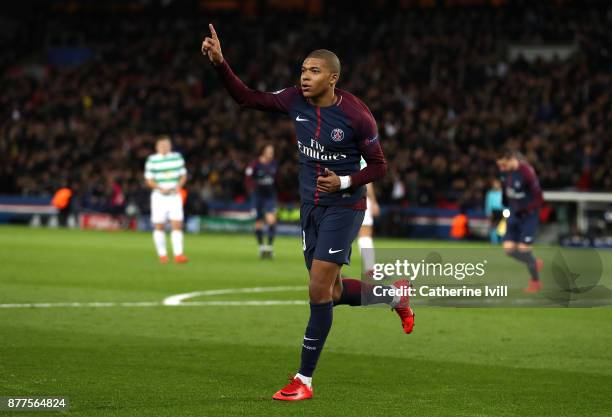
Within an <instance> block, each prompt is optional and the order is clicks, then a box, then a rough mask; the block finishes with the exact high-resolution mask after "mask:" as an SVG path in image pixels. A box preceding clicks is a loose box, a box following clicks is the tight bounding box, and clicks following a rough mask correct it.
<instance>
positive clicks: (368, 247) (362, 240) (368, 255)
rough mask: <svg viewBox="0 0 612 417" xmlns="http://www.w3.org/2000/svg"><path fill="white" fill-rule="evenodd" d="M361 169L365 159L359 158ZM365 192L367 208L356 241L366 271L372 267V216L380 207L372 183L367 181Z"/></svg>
mask: <svg viewBox="0 0 612 417" xmlns="http://www.w3.org/2000/svg"><path fill="white" fill-rule="evenodd" d="M360 164H361V169H364V168H365V167H366V166H367V164H366V161H365V160H364V159H363V158H361V162H360ZM366 194H367V208H366V212H365V215H364V217H363V223H362V224H361V228H360V229H359V237H358V239H357V243H358V244H359V252H360V253H361V262H362V265H363V271H364V272H365V273H368V272H370V271H372V269H373V268H374V262H375V260H374V241H373V240H372V236H373V234H374V217H378V215H379V214H380V207H379V206H378V201H377V200H376V193H375V192H374V184H372V183H369V184H367V185H366Z"/></svg>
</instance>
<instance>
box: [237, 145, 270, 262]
mask: <svg viewBox="0 0 612 417" xmlns="http://www.w3.org/2000/svg"><path fill="white" fill-rule="evenodd" d="M277 171H278V164H277V162H276V160H274V146H272V145H264V146H263V147H262V148H261V151H260V152H259V157H258V158H257V159H256V160H255V161H253V162H251V163H250V164H249V165H248V166H247V168H246V171H245V175H246V184H247V188H248V189H249V190H251V191H252V192H251V199H252V201H253V208H254V209H255V216H256V217H255V236H256V237H257V243H258V244H259V256H260V257H261V258H262V259H265V258H267V259H271V258H272V257H273V251H272V244H273V243H274V235H275V233H276V188H275V183H276V173H277ZM264 223H265V224H267V225H268V244H267V245H264V236H263V231H264V230H263V229H264Z"/></svg>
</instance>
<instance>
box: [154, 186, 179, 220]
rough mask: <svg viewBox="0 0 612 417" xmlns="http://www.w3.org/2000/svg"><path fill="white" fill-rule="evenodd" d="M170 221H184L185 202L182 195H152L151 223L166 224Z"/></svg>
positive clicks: (156, 193)
mask: <svg viewBox="0 0 612 417" xmlns="http://www.w3.org/2000/svg"><path fill="white" fill-rule="evenodd" d="M168 220H171V221H183V200H182V198H181V195H180V194H178V193H176V194H170V195H164V194H162V193H159V192H156V191H154V192H152V193H151V223H153V224H160V223H161V224H164V223H166V222H167V221H168Z"/></svg>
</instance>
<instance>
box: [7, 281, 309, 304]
mask: <svg viewBox="0 0 612 417" xmlns="http://www.w3.org/2000/svg"><path fill="white" fill-rule="evenodd" d="M307 288H308V287H306V286H303V285H300V286H287V287H253V288H223V289H218V290H207V291H195V292H190V293H184V294H177V295H171V296H170V297H166V298H165V299H164V300H163V301H136V302H63V303H10V304H0V309H3V308H4V309H10V308H62V307H64V308H79V307H81V308H82V307H87V308H102V307H190V306H191V307H206V306H237V307H240V306H253V307H260V306H277V305H304V304H308V301H307V300H232V301H229V300H207V301H186V300H189V299H191V298H195V297H204V296H215V295H230V294H258V293H272V292H289V291H305V290H306V289H307Z"/></svg>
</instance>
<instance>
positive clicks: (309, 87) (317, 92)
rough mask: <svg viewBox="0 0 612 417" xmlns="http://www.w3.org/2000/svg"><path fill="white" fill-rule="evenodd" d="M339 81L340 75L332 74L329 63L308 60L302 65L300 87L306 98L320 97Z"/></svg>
mask: <svg viewBox="0 0 612 417" xmlns="http://www.w3.org/2000/svg"><path fill="white" fill-rule="evenodd" d="M336 81H338V74H336V73H332V72H331V70H330V68H329V67H328V65H327V63H326V62H325V60H323V59H319V58H306V60H304V63H303V64H302V75H301V76H300V85H301V87H302V94H303V95H304V97H319V96H321V95H323V94H324V93H325V92H326V91H327V90H328V89H330V88H333V86H334V85H335V83H336Z"/></svg>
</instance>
